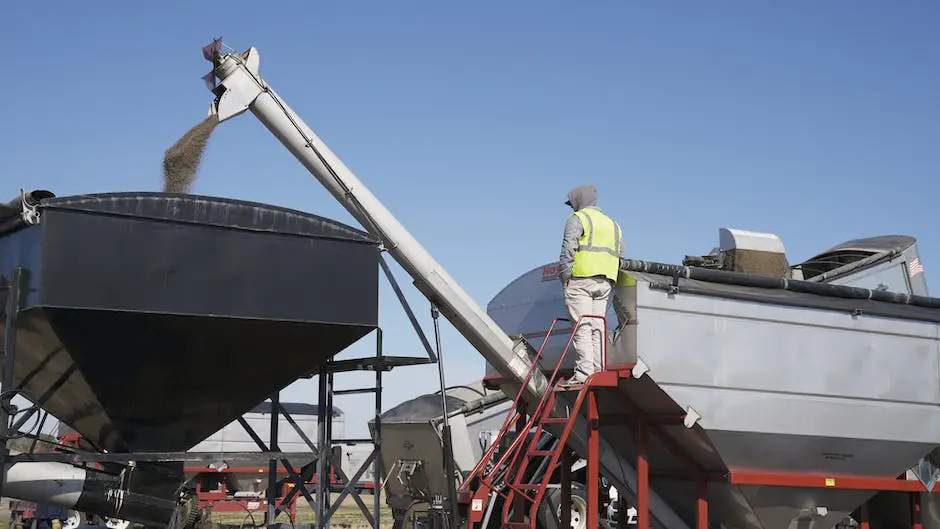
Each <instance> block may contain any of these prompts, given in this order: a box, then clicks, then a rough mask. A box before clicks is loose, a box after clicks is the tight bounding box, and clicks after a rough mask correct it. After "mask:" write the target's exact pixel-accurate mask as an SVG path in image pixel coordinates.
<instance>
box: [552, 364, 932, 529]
mask: <svg viewBox="0 0 940 529" xmlns="http://www.w3.org/2000/svg"><path fill="white" fill-rule="evenodd" d="M618 376H619V377H624V376H626V377H629V374H628V372H624V371H621V372H620V374H619V375H618ZM590 392H591V393H590V395H595V396H594V397H593V398H590V400H589V401H588V402H589V407H588V419H589V423H588V424H589V428H590V432H589V441H588V442H589V450H588V457H587V463H588V479H587V484H586V485H587V487H588V507H587V508H588V524H587V527H589V528H596V527H598V524H597V518H596V516H597V514H596V513H598V512H599V501H598V492H599V491H598V490H597V488H598V485H597V479H596V476H595V474H593V473H592V468H596V465H597V464H598V459H599V455H598V451H597V448H596V446H595V445H594V444H593V443H595V442H596V441H595V440H596V439H598V438H599V432H598V429H597V426H596V425H603V424H610V423H613V422H618V423H619V422H632V423H633V424H634V433H635V442H636V447H637V456H636V472H637V490H636V498H637V505H636V509H637V529H649V528H650V527H651V518H650V516H651V515H650V510H649V508H650V505H649V494H650V491H649V487H650V477H660V478H673V479H684V480H688V479H691V480H694V481H695V482H696V484H697V486H696V490H697V493H696V496H697V497H696V509H695V510H696V522H695V527H696V529H708V528H709V522H708V498H707V492H708V483H709V482H724V483H730V484H736V485H760V486H768V487H800V488H837V489H847V490H867V491H872V492H888V491H891V492H906V493H908V497H909V505H910V516H911V527H912V529H922V527H923V526H922V522H921V496H920V495H921V494H923V493H932V494H938V493H940V484H937V485H935V486H934V487H933V489H931V490H927V489H926V488H925V487H924V485H923V484H922V483H921V482H919V481H916V480H909V479H903V478H864V477H855V476H823V475H811V474H775V473H766V472H748V471H743V470H730V471H727V472H719V473H714V472H705V471H703V470H702V469H701V467H700V466H699V465H698V463H697V462H696V461H695V460H694V459H693V458H692V457H691V456H689V455H688V454H687V453H685V452H684V451H682V449H681V448H680V447H679V446H678V445H676V444H675V443H674V442H673V441H672V440H671V439H670V438H669V437H667V436H666V435H665V434H664V432H662V431H661V430H660V429H659V427H658V426H659V425H660V424H663V423H675V422H676V421H679V422H681V420H682V418H681V417H679V416H670V417H662V416H659V415H650V414H643V413H641V412H639V408H638V407H637V406H636V405H635V403H633V402H630V401H629V400H625V398H624V397H623V395H622V394H619V393H618V394H617V395H616V396H617V398H618V402H622V403H623V404H625V405H626V407H628V408H631V409H632V410H633V411H634V413H631V414H626V415H625V414H617V415H601V414H599V413H598V411H597V407H596V398H597V396H599V395H600V394H601V393H602V392H605V390H604V389H602V388H596V389H595V388H591V389H590ZM590 395H589V397H590ZM592 404H593V405H592ZM651 433H652V434H655V435H656V437H657V441H661V442H662V443H663V445H665V446H666V447H667V448H669V450H670V451H671V452H672V453H673V455H675V456H676V457H678V458H679V459H680V460H682V461H684V462H685V463H686V464H687V465H689V466H691V467H693V469H692V470H690V471H688V472H681V473H675V472H663V473H657V472H652V471H651V470H650V467H649V460H648V447H649V443H650V437H651V435H650V434H651ZM569 486H570V485H569ZM592 488H593V489H594V490H593V491H592ZM621 497H624V495H623V494H622V491H621ZM624 507H625V505H624V502H623V501H621V502H620V509H619V512H618V515H619V516H618V518H619V520H621V521H622V522H624V523H625V522H626V519H625V514H626V509H625V508H624ZM859 513H860V514H859V518H860V520H858V522H859V525H860V528H861V529H869V528H870V522H869V507H868V504H867V503H865V504H863V505H862V506H861V507H860V509H859ZM592 516H593V517H594V518H592Z"/></svg>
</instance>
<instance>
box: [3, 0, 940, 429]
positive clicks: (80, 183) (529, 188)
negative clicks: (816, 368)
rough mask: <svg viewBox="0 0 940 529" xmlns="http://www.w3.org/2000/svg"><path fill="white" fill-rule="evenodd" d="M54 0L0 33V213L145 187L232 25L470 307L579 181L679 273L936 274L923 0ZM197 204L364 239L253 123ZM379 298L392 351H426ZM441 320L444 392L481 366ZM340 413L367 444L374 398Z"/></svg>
mask: <svg viewBox="0 0 940 529" xmlns="http://www.w3.org/2000/svg"><path fill="white" fill-rule="evenodd" d="M54 4H56V5H54V6H53V5H52V4H43V5H42V6H41V7H40V6H39V4H36V3H31V2H7V3H6V5H5V7H4V10H3V16H2V19H0V44H3V49H4V50H5V53H4V61H5V64H6V65H7V68H6V74H5V75H4V76H3V80H4V82H3V83H2V84H0V95H2V99H3V101H5V103H6V105H5V113H4V119H3V123H4V126H3V127H2V128H0V145H2V156H0V175H3V176H2V179H3V183H4V184H5V187H6V188H7V189H6V191H5V192H6V193H7V194H8V195H9V196H10V198H12V197H13V196H14V194H15V193H16V192H17V190H18V189H19V187H28V188H47V189H51V190H53V191H55V192H56V193H57V194H59V195H67V194H72V193H93V192H104V191H123V190H158V189H159V188H160V186H161V178H162V177H161V161H162V156H163V152H164V150H165V149H166V148H167V147H169V146H170V145H171V144H172V143H173V142H175V141H176V139H177V138H179V136H180V135H182V134H183V133H184V132H185V131H186V130H187V129H188V128H189V127H190V126H192V125H193V124H195V123H196V122H197V121H199V120H200V119H201V118H202V117H203V116H204V115H205V112H206V110H207V108H208V104H209V102H210V100H211V95H210V94H209V93H208V92H207V91H206V90H205V88H204V86H203V84H202V81H201V80H200V76H202V75H203V74H204V73H206V71H207V69H208V66H209V64H208V63H206V62H205V61H204V60H203V58H202V56H201V53H200V47H201V46H202V45H204V44H206V43H208V42H209V41H210V40H211V39H212V38H213V37H216V36H220V35H221V36H222V37H223V38H224V39H225V42H226V43H227V44H228V45H229V46H231V47H233V48H235V49H238V50H242V49H244V48H247V47H248V46H256V47H257V48H258V49H259V50H260V52H261V73H262V75H263V76H264V77H265V78H266V79H267V81H268V82H269V83H270V84H271V85H272V86H273V87H274V88H275V89H276V90H277V91H278V92H279V93H280V94H281V96H282V97H284V99H285V100H286V101H287V102H288V104H290V105H291V106H292V107H293V108H294V110H295V111H297V112H298V114H300V115H301V116H302V117H303V118H304V119H305V120H306V121H307V123H308V124H309V125H310V126H311V127H313V129H314V130H315V131H316V132H317V133H318V134H319V135H320V136H321V137H322V138H323V139H324V140H325V141H326V142H327V144H328V145H329V146H330V147H331V148H332V149H333V150H334V152H336V153H337V154H338V155H339V156H340V157H341V158H343V160H344V161H345V162H346V163H347V165H348V166H349V167H350V168H351V169H352V170H353V171H354V172H355V173H356V174H357V175H358V176H359V178H360V179H361V180H362V181H363V182H364V183H365V185H367V186H368V187H369V188H370V189H371V190H372V191H373V192H374V193H375V194H376V195H377V196H378V197H379V199H380V200H382V201H383V203H384V204H385V205H386V206H387V207H388V208H389V209H390V210H391V211H392V213H393V214H395V215H396V216H397V217H398V219H399V220H400V221H401V222H402V223H403V224H404V225H405V226H406V227H407V228H408V229H409V230H410V231H411V232H412V234H413V235H415V237H417V239H418V240H419V241H421V242H422V244H423V245H424V246H425V247H426V248H427V249H428V250H429V251H430V252H431V253H432V254H433V255H434V257H435V258H436V259H437V260H438V261H439V262H440V263H441V264H442V265H443V266H444V267H445V268H446V269H447V270H448V271H449V272H450V273H451V275H453V276H454V277H455V278H456V279H457V281H459V282H460V283H461V285H462V286H463V287H464V288H465V289H466V290H467V291H468V293H469V294H470V295H471V296H473V297H474V298H475V299H476V300H477V301H478V302H479V303H480V304H481V305H485V304H486V302H487V301H488V300H489V299H490V298H491V297H492V296H493V295H494V294H496V293H497V292H498V290H499V289H500V288H501V287H502V286H504V285H505V284H506V283H508V282H509V281H511V280H512V279H514V278H515V277H517V276H518V275H520V274H522V273H524V272H525V271H527V270H529V269H530V268H532V267H534V266H538V265H541V264H543V263H546V262H549V261H551V260H553V259H555V258H556V257H557V254H558V249H559V244H560V238H561V230H562V226H563V223H564V220H565V216H566V215H567V214H568V211H567V210H566V208H565V206H564V205H563V204H562V203H563V202H564V197H565V194H566V192H567V191H568V189H570V188H571V187H574V186H577V185H580V184H584V183H592V184H594V185H595V186H597V188H598V190H599V202H600V205H601V206H602V207H603V208H604V209H606V210H607V211H608V212H609V213H610V214H612V215H614V216H615V217H616V218H617V219H618V220H619V221H620V222H621V224H622V225H623V226H624V230H625V242H626V248H627V252H628V254H629V255H630V256H634V257H637V258H644V259H653V260H660V261H667V262H679V261H681V259H682V256H683V255H686V254H704V253H707V252H708V251H709V250H710V249H711V248H712V247H713V246H714V245H715V244H716V243H717V230H718V228H720V227H738V228H744V229H754V230H760V231H770V232H774V233H776V234H778V235H780V236H781V237H782V239H783V241H784V243H785V245H786V248H787V252H788V257H789V259H790V261H791V262H798V261H800V260H803V259H805V258H807V257H810V256H811V255H812V254H814V253H817V252H819V251H821V250H824V249H826V248H828V247H830V246H832V245H835V244H837V243H839V242H842V241H844V240H847V239H851V238H855V237H861V236H871V235H881V234H890V233H905V234H910V235H913V236H915V237H917V238H918V239H919V243H920V250H921V255H922V260H923V262H924V264H925V266H926V267H927V274H928V280H929V277H930V276H931V275H932V274H931V269H932V264H934V263H940V234H938V231H937V222H936V220H935V214H934V212H933V211H934V210H933V209H932V208H933V207H934V206H935V204H936V200H937V192H938V190H940V184H938V183H937V173H938V169H940V148H938V147H937V143H938V140H940V134H938V123H940V100H938V94H940V92H938V88H940V64H938V61H940V59H938V57H940V53H938V51H940V49H938V48H940V45H938V41H937V39H936V28H937V24H938V22H940V4H938V3H936V2H930V1H927V0H919V1H918V0H912V1H909V2H877V1H873V0H858V1H853V2H848V1H830V2H810V1H793V2H742V1H738V2H677V1H663V2H627V1H617V2H614V1H596V2H590V3H578V4H575V3H574V2H559V1H549V0H544V1H540V2H523V1H517V2H507V3H498V2H464V3H457V2H329V3H327V2H312V1H307V2H282V3H279V4H276V3H273V2H272V3H267V4H264V3H258V2H237V1H236V2H225V3H208V2H203V3H195V2H162V3H143V2H116V1H100V2H80V3H72V2H57V3H54ZM193 192H195V193H199V194H208V195H218V196H228V197H235V198H241V199H249V200H255V201H261V202H270V203H274V204H278V205H283V206H287V207H292V208H297V209H301V210H305V211H310V212H313V213H317V214H320V215H325V216H328V217H332V218H336V219H338V220H340V221H343V222H348V223H351V224H354V225H355V221H353V220H352V218H351V217H350V216H349V215H348V214H347V213H346V211H345V210H344V209H342V207H340V206H339V205H338V204H337V203H336V202H335V201H334V200H333V199H332V197H331V196H330V195H329V194H327V192H326V191H325V190H324V189H322V187H321V186H320V185H319V184H318V183H317V182H316V181H315V180H313V178H312V177H311V176H310V175H309V174H308V173H307V172H306V171H305V170H304V169H303V168H302V167H301V166H300V165H299V164H298V163H297V162H296V160H295V159H294V158H293V157H292V156H291V155H290V154H289V153H288V151H286V150H285V149H284V148H283V147H282V146H281V145H280V144H279V143H278V142H277V140H276V139H275V138H274V137H273V136H271V135H270V133H268V132H267V130H266V129H264V128H263V127H262V125H261V124H260V123H259V122H258V121H257V120H256V119H254V118H253V117H252V116H250V115H245V116H242V117H240V118H239V119H236V120H233V121H231V122H228V123H225V124H223V126H221V127H220V128H219V129H217V130H216V131H215V133H214V135H213V137H212V139H211V142H210V145H209V148H208V151H207V153H206V157H205V160H204V163H203V166H202V169H201V172H200V175H199V179H198V181H197V183H196V185H195V187H194V189H193ZM395 269H396V271H397V272H398V277H399V280H400V281H401V282H402V283H404V284H405V286H406V289H407V290H408V291H409V292H408V293H409V298H410V299H411V300H412V301H413V302H414V303H415V309H416V311H417V312H418V314H419V316H421V317H422V320H423V322H424V323H425V324H426V329H427V330H428V331H430V321H429V317H428V308H427V303H426V302H422V298H420V296H419V295H418V294H417V293H416V292H415V291H414V288H413V287H411V286H410V281H409V279H408V278H407V277H406V276H405V275H404V274H403V273H402V272H401V270H400V269H399V268H397V266H396V267H395ZM350 280H354V279H352V278H351V279H350ZM382 297H383V301H382V307H381V318H382V325H383V327H384V328H385V333H386V344H385V345H386V347H385V350H386V353H387V354H395V355H419V354H421V353H422V351H421V350H420V344H419V342H418V340H417V339H416V338H415V337H414V335H413V332H412V331H411V329H410V327H409V326H408V325H407V320H406V319H405V318H404V316H403V315H402V313H401V311H400V309H399V308H398V305H397V302H396V301H395V299H394V297H393V296H392V294H391V291H390V290H389V289H388V288H384V287H383V290H382ZM444 327H445V329H444V330H445V332H444V348H445V366H446V376H447V382H448V383H452V384H457V383H462V382H468V381H471V380H474V379H476V378H479V377H480V376H482V373H483V365H484V364H483V360H482V357H481V356H479V354H477V353H476V352H475V351H474V350H472V349H471V348H470V347H469V346H468V345H467V344H466V342H465V341H464V340H463V339H462V338H461V337H460V336H459V335H458V334H457V333H455V332H454V331H453V330H452V329H451V328H450V327H449V325H447V324H446V323H445V325H444ZM372 343H373V342H372V339H371V338H367V339H366V340H365V341H364V342H363V343H362V344H360V346H358V347H355V348H354V350H351V351H349V352H348V353H346V354H344V355H343V357H349V356H352V355H357V356H361V355H363V354H368V353H369V351H370V349H371V347H372V345H371V344H372ZM363 380H364V379H363V377H361V376H359V375H347V376H343V377H341V378H338V379H337V381H336V382H337V387H351V386H357V385H361V384H362V383H363ZM386 380H387V384H386V393H385V398H384V400H385V403H386V405H387V406H386V407H388V406H392V405H395V404H397V403H399V402H401V401H402V400H405V399H407V398H410V397H413V396H417V395H418V394H420V393H423V392H425V391H434V390H435V389H436V386H437V378H436V367H434V366H428V367H421V368H411V369H403V370H401V371H398V372H395V373H393V374H391V375H388V376H387V377H386ZM282 399H284V400H304V401H311V402H312V401H314V400H315V399H316V387H315V385H313V384H312V383H310V382H304V383H298V384H295V385H294V386H292V387H291V388H290V389H289V390H288V391H287V392H286V394H285V395H284V396H283V397H282ZM336 405H337V406H338V407H340V408H342V409H344V410H345V411H347V412H348V413H349V414H350V416H349V417H348V418H347V420H348V421H349V423H348V426H347V432H348V433H349V435H356V434H362V433H363V432H364V431H365V420H366V415H367V414H368V413H370V410H371V402H370V398H369V397H367V396H344V397H337V400H336Z"/></svg>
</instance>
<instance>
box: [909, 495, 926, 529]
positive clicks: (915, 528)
mask: <svg viewBox="0 0 940 529" xmlns="http://www.w3.org/2000/svg"><path fill="white" fill-rule="evenodd" d="M908 497H909V498H910V502H911V528H912V529H924V524H923V522H921V505H920V493H919V492H911V493H910V494H909V495H908Z"/></svg>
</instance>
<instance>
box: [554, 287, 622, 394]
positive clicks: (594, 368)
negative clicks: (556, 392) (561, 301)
mask: <svg viewBox="0 0 940 529" xmlns="http://www.w3.org/2000/svg"><path fill="white" fill-rule="evenodd" d="M612 290H613V284H612V283H611V282H610V281H609V280H608V279H607V278H606V277H572V278H571V280H570V281H568V285H567V287H565V306H566V307H567V308H568V315H569V316H570V317H571V325H572V326H574V325H577V323H578V319H579V318H581V316H584V315H586V314H591V315H595V316H606V315H607V306H608V305H607V303H608V300H609V299H610V293H611V291H612ZM605 341H606V339H605V337H604V321H603V320H601V319H598V318H584V319H583V320H581V326H580V327H578V330H577V332H575V335H574V339H573V340H572V344H571V345H572V347H573V348H574V350H575V353H577V362H576V363H575V372H574V375H572V377H571V378H570V379H569V380H570V381H577V382H584V381H585V380H587V377H588V376H590V375H592V374H594V373H596V372H598V371H600V370H602V369H603V364H602V363H601V351H602V347H603V344H604V343H605ZM568 354H569V355H570V354H571V353H570V352H569V353H568Z"/></svg>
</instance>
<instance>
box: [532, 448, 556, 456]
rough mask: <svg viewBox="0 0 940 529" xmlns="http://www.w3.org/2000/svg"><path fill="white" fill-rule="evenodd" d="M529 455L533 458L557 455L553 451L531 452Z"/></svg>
mask: <svg viewBox="0 0 940 529" xmlns="http://www.w3.org/2000/svg"><path fill="white" fill-rule="evenodd" d="M529 455H530V456H533V457H550V456H553V455H555V452H554V451H552V450H529Z"/></svg>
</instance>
